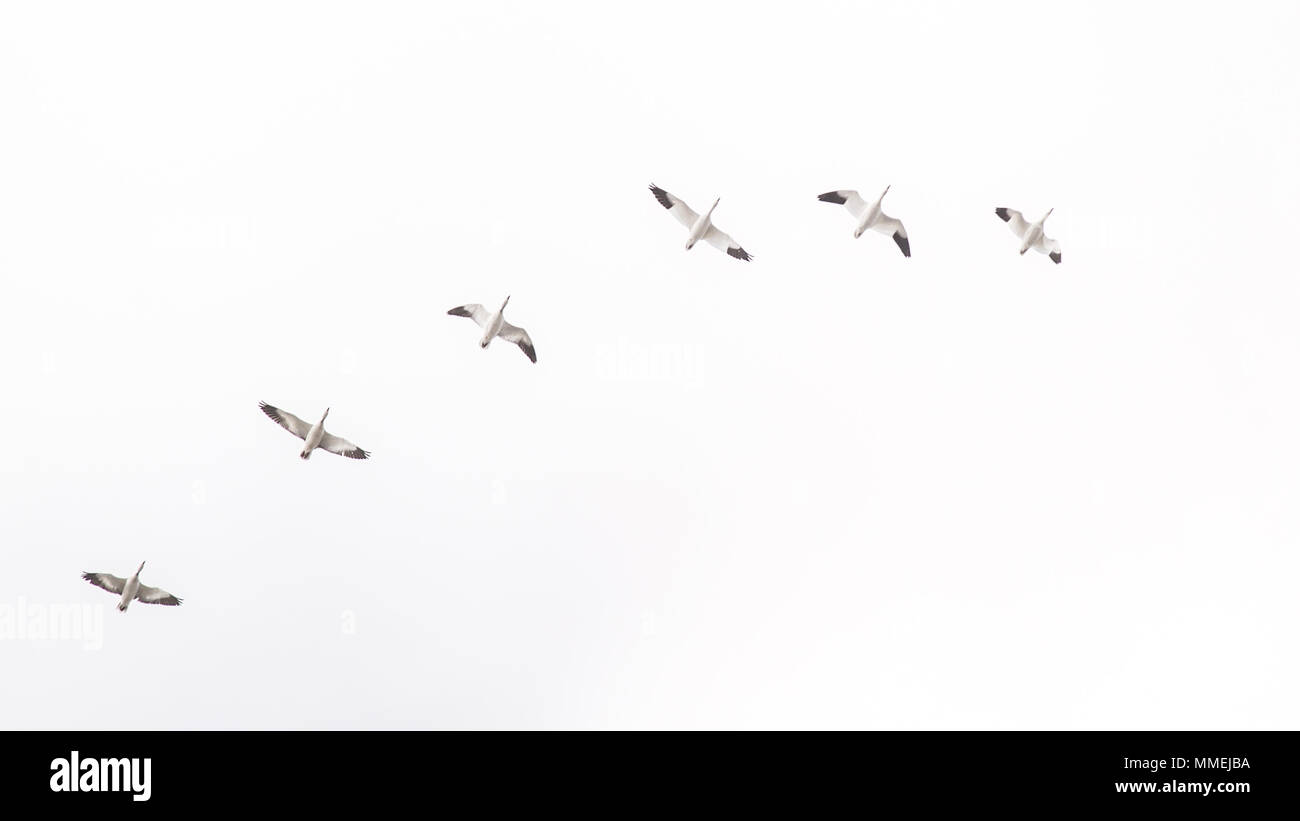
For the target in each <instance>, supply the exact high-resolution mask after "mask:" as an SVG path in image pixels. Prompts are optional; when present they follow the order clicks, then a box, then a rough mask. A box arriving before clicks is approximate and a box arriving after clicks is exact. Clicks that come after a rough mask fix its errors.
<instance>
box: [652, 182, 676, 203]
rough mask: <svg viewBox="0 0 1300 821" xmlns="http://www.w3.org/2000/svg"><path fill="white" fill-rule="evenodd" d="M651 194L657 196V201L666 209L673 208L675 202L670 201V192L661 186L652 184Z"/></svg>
mask: <svg viewBox="0 0 1300 821" xmlns="http://www.w3.org/2000/svg"><path fill="white" fill-rule="evenodd" d="M650 193H652V194H654V195H655V199H657V200H659V204H660V205H662V206H663V207H664V208H672V207H673V201H672V200H670V199H668V192H667V191H665V190H663V189H662V188H660V187H659V186H657V185H655V184H654V183H650Z"/></svg>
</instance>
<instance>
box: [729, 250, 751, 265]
mask: <svg viewBox="0 0 1300 821" xmlns="http://www.w3.org/2000/svg"><path fill="white" fill-rule="evenodd" d="M727 253H728V254H729V255H731V256H733V257H735V258H736V259H739V260H744V261H745V262H749V261H750V260H751V259H753V258H754V256H753V255H752V254H750V253H749V252H748V251H746V250H745V249H744V248H728V249H727Z"/></svg>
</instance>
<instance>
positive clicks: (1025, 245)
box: [993, 208, 1061, 265]
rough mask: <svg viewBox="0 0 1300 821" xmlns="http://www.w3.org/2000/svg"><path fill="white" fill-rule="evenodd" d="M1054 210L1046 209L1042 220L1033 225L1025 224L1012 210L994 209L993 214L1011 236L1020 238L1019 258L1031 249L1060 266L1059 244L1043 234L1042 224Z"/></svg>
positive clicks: (1022, 217)
mask: <svg viewBox="0 0 1300 821" xmlns="http://www.w3.org/2000/svg"><path fill="white" fill-rule="evenodd" d="M1055 210H1056V209H1055V208H1049V209H1047V213H1046V214H1043V218H1042V219H1040V220H1039V221H1038V222H1033V223H1031V222H1027V221H1026V220H1025V218H1024V216H1023V215H1022V214H1021V213H1020V212H1019V211H1016V210H1015V209H1013V208H996V209H994V211H993V213H994V214H997V216H998V219H1000V220H1002V221H1003V222H1005V223H1006V224H1007V227H1009V228H1010V229H1011V232H1012V233H1013V234H1015V235H1016V236H1018V237H1020V255H1021V256H1024V255H1025V252H1026V251H1028V250H1029V249H1030V248H1033V249H1034V250H1035V251H1037V252H1038V253H1040V254H1047V256H1048V257H1050V258H1051V260H1052V262H1055V263H1056V264H1057V265H1060V264H1061V243H1059V242H1057V241H1056V240H1054V239H1052V238H1051V237H1049V236H1047V234H1045V233H1044V232H1043V223H1044V222H1046V221H1047V218H1048V217H1050V216H1051V215H1052V212H1053V211H1055Z"/></svg>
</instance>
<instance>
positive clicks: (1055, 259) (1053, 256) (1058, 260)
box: [1047, 251, 1061, 265]
mask: <svg viewBox="0 0 1300 821" xmlns="http://www.w3.org/2000/svg"><path fill="white" fill-rule="evenodd" d="M1047 256H1048V257H1049V258H1050V259H1051V260H1052V262H1055V263H1056V264H1057V265H1060V264H1061V252H1060V251H1057V252H1056V253H1054V254H1048V255H1047Z"/></svg>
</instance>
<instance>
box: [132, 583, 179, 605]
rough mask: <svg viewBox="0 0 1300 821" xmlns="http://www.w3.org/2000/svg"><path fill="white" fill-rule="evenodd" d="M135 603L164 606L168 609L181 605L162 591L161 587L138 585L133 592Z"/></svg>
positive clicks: (176, 599)
mask: <svg viewBox="0 0 1300 821" xmlns="http://www.w3.org/2000/svg"><path fill="white" fill-rule="evenodd" d="M135 598H136V601H142V602H144V603H145V604H165V605H167V606H169V607H175V606H176V605H178V604H180V603H181V600H180V599H178V598H176V597H175V596H173V595H172V594H171V593H168V592H167V591H166V590H163V589H162V588H161V587H149V586H148V585H144V584H142V585H140V587H139V589H137V590H136V591H135Z"/></svg>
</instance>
